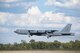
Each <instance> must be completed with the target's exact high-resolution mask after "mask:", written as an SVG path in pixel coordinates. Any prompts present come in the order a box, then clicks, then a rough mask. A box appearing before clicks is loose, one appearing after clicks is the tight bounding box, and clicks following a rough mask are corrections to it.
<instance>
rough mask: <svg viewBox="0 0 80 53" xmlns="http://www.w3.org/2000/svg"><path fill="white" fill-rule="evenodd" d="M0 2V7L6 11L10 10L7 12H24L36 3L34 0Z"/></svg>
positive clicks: (0, 0)
mask: <svg viewBox="0 0 80 53" xmlns="http://www.w3.org/2000/svg"><path fill="white" fill-rule="evenodd" d="M0 2H1V3H0V8H1V9H3V10H4V11H6V12H7V10H10V11H8V12H25V11H26V10H27V9H28V8H30V7H31V6H33V5H35V4H36V0H0ZM15 9H16V10H15ZM18 9H19V10H18ZM17 10H18V11H17ZM1 12H2V10H1Z"/></svg>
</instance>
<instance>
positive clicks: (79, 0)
mask: <svg viewBox="0 0 80 53" xmlns="http://www.w3.org/2000/svg"><path fill="white" fill-rule="evenodd" d="M60 1H62V2H60ZM60 1H58V0H47V2H46V3H45V5H47V6H53V5H54V6H59V7H66V8H76V9H80V0H65V1H64V0H60Z"/></svg>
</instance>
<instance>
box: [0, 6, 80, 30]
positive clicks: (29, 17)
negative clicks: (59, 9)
mask: <svg viewBox="0 0 80 53" xmlns="http://www.w3.org/2000/svg"><path fill="white" fill-rule="evenodd" d="M79 20H80V18H78V19H77V18H76V17H71V16H65V14H64V13H53V12H49V11H48V12H44V13H42V12H41V11H40V9H39V8H38V7H37V6H32V7H31V8H29V9H28V11H27V12H26V13H23V14H13V13H5V12H1V13H0V25H5V26H6V25H7V26H18V27H36V28H38V27H54V28H56V27H58V28H60V27H62V26H63V25H64V24H67V23H72V24H74V25H75V23H78V24H77V26H80V25H79ZM73 28H75V27H73ZM76 28H77V29H79V27H76ZM76 28H75V29H76Z"/></svg>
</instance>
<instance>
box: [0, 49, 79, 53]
mask: <svg viewBox="0 0 80 53" xmlns="http://www.w3.org/2000/svg"><path fill="white" fill-rule="evenodd" d="M0 53H80V51H59V50H54V51H47V50H46V51H41V50H37V51H0Z"/></svg>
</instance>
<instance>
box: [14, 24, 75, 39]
mask: <svg viewBox="0 0 80 53" xmlns="http://www.w3.org/2000/svg"><path fill="white" fill-rule="evenodd" d="M71 25H72V24H67V25H66V26H65V27H64V28H63V29H62V30H61V31H58V30H26V29H17V30H15V31H14V32H15V33H17V34H21V35H29V37H30V36H33V35H36V36H47V38H49V37H52V36H74V33H71V32H70V30H71Z"/></svg>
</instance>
